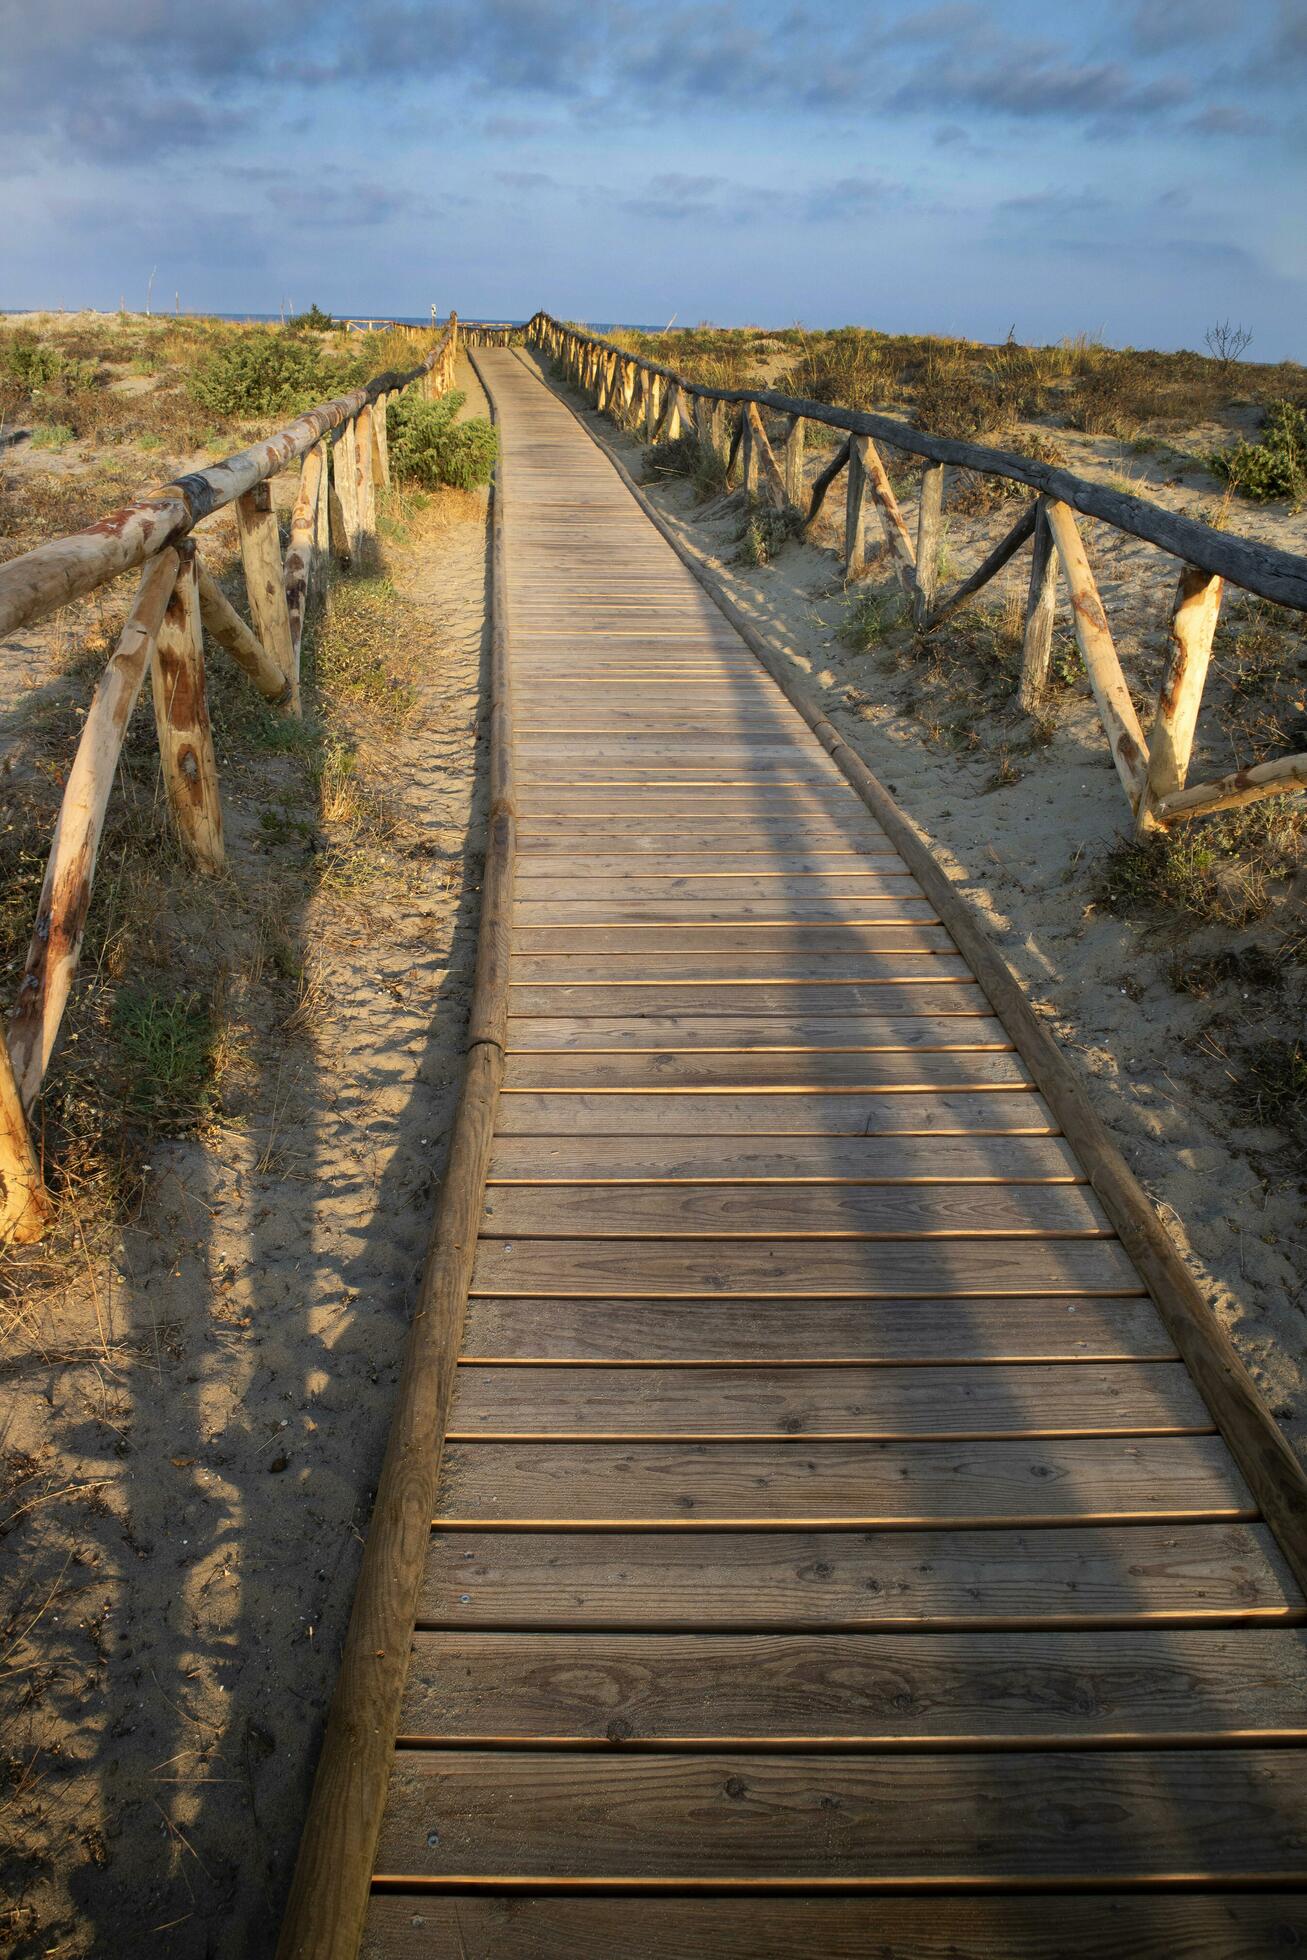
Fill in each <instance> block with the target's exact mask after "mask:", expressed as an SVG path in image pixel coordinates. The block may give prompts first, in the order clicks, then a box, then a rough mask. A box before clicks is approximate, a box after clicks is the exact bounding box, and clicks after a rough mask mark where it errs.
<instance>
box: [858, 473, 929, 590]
mask: <svg viewBox="0 0 1307 1960" xmlns="http://www.w3.org/2000/svg"><path fill="white" fill-rule="evenodd" d="M859 441H860V443H861V444H862V458H861V460H862V467H863V469H864V471H865V472H866V476H867V482H868V484H869V485H870V488H871V494H872V497H873V498H874V500H875V504H876V509H877V511H878V512H879V515H880V526H881V529H882V531H883V532H884V533H885V542H886V543H887V544H888V546H889V548H890V557H891V559H892V561H893V565H894V576H895V577H896V578H897V579H898V582H899V584H900V586H901V587H902V589H903V594H904V597H905V598H906V599H907V601H908V604H909V605H910V606H911V605H915V603H916V596H917V560H916V554H915V553H914V551H913V549H912V540H911V538H910V537H909V536H908V527H907V525H906V524H905V523H904V522H903V512H902V511H901V510H900V509H899V503H898V498H897V497H896V496H895V495H894V491H893V489H892V487H891V485H890V480H889V472H888V471H887V470H886V468H885V465H884V463H883V462H882V461H881V457H880V451H879V450H878V449H877V447H876V445H875V443H874V442H873V441H872V440H871V437H870V436H861V437H859Z"/></svg>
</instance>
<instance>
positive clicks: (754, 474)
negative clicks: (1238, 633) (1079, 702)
mask: <svg viewBox="0 0 1307 1960" xmlns="http://www.w3.org/2000/svg"><path fill="white" fill-rule="evenodd" d="M526 338H527V340H528V342H529V343H531V344H532V345H534V346H537V347H540V348H542V349H543V350H545V351H546V352H548V353H549V354H550V355H551V356H552V357H553V358H554V359H555V360H557V361H559V362H560V363H561V365H562V367H563V370H564V372H565V373H566V374H567V376H568V378H569V379H570V380H571V381H572V383H573V384H574V385H575V386H577V387H579V388H580V389H581V390H582V391H583V392H586V393H588V394H590V395H591V396H592V397H593V399H594V403H595V406H596V407H597V408H598V409H599V410H600V411H601V412H605V413H607V414H608V415H610V416H611V417H612V418H613V420H614V421H616V422H617V423H618V424H619V425H621V426H626V427H628V428H632V427H637V426H643V431H644V435H645V439H646V440H647V441H649V442H656V441H659V440H660V439H661V440H664V441H666V440H670V439H671V438H673V437H675V436H676V435H678V434H679V433H680V431H681V429H682V427H683V426H686V427H689V428H692V429H693V431H694V434H695V436H696V438H697V440H698V441H699V443H700V444H701V445H702V446H704V447H706V448H709V449H712V450H714V451H715V452H716V453H717V455H718V457H719V460H723V461H724V464H725V470H726V478H727V482H728V483H729V482H731V481H732V480H733V474H734V472H735V471H736V468H737V464H738V470H739V475H740V479H741V481H742V483H743V487H744V489H745V491H746V493H747V494H749V495H750V496H756V495H765V496H766V497H767V499H768V500H769V501H770V502H771V503H772V504H774V505H775V506H777V507H778V508H784V507H786V506H789V507H791V508H794V509H798V511H799V514H800V516H801V517H802V520H803V522H804V524H805V526H806V525H810V524H811V523H812V522H813V520H814V518H815V517H816V515H817V512H818V511H819V510H820V509H821V506H822V503H823V501H824V499H825V496H826V493H827V491H828V490H829V488H830V486H831V484H832V483H833V482H834V481H835V479H836V478H837V477H838V476H839V475H840V474H841V472H845V473H846V482H847V497H846V505H845V523H844V551H843V557H844V562H845V566H846V569H847V573H848V576H849V577H850V578H855V577H857V576H858V575H859V574H860V573H861V572H862V571H863V570H864V568H865V563H866V558H865V538H866V524H867V519H868V516H869V513H870V511H871V510H872V509H874V510H875V512H876V515H877V516H878V518H879V520H880V524H881V527H882V530H883V532H884V535H885V540H886V544H887V546H888V550H889V559H890V563H891V565H892V567H893V570H894V573H895V576H896V578H897V580H898V582H899V584H900V586H901V588H902V590H903V593H904V597H905V599H906V601H907V605H908V608H909V611H910V613H911V616H912V619H913V621H914V623H915V624H916V626H917V628H918V630H919V631H920V632H922V633H930V632H933V631H935V630H936V628H938V627H939V626H941V625H942V624H943V623H944V621H945V620H946V619H948V618H949V617H950V616H951V615H952V614H953V613H954V612H956V610H957V609H958V607H959V606H960V605H962V604H963V603H964V602H965V601H966V600H967V599H969V598H970V597H972V595H973V594H974V593H975V592H977V591H979V590H980V588H981V587H982V586H983V585H985V584H986V583H987V582H988V581H989V580H990V579H991V578H993V577H994V576H995V574H996V573H997V572H999V571H1000V570H1001V569H1002V567H1003V566H1004V565H1005V564H1006V563H1007V562H1008V561H1009V559H1010V558H1012V557H1013V555H1014V554H1015V553H1016V552H1017V551H1018V550H1020V549H1021V548H1022V546H1024V545H1025V544H1026V543H1027V542H1030V543H1031V544H1032V554H1033V558H1032V567H1031V579H1030V589H1029V595H1028V599H1027V606H1026V625H1025V633H1024V638H1023V646H1022V667H1021V685H1020V694H1019V699H1020V703H1021V706H1022V707H1023V708H1024V709H1025V710H1026V711H1027V712H1032V711H1033V710H1034V709H1036V708H1037V707H1038V705H1039V702H1040V700H1041V698H1042V695H1043V692H1044V688H1045V685H1046V682H1047V676H1048V666H1049V657H1050V653H1051V649H1052V634H1053V624H1054V616H1055V609H1056V600H1057V580H1058V573H1059V570H1060V571H1061V573H1062V575H1063V576H1064V577H1065V579H1066V582H1067V586H1068V588H1069V591H1070V597H1071V603H1072V617H1073V620H1074V624H1075V633H1076V641H1077V644H1078V646H1079V649H1080V653H1081V657H1082V658H1083V660H1084V663H1085V671H1086V673H1087V674H1088V676H1089V682H1090V686H1091V688H1092V690H1093V695H1094V701H1095V704H1096V706H1097V709H1098V713H1099V716H1100V719H1101V720H1102V723H1103V727H1104V729H1105V731H1106V733H1107V737H1108V741H1109V744H1110V747H1111V751H1112V758H1113V761H1114V762H1115V764H1116V767H1117V771H1118V774H1119V775H1120V778H1121V783H1122V787H1123V789H1124V790H1125V793H1126V797H1127V800H1128V802H1129V805H1130V809H1131V813H1132V815H1133V817H1134V820H1135V825H1136V829H1137V830H1138V831H1140V832H1144V831H1148V830H1152V829H1156V828H1157V827H1159V826H1165V825H1167V824H1171V823H1178V822H1181V821H1183V820H1185V819H1188V818H1191V817H1194V816H1200V815H1203V814H1206V813H1210V812H1212V811H1215V810H1224V809H1230V808H1232V807H1234V806H1236V805H1239V804H1244V803H1251V802H1255V801H1257V800H1258V799H1259V798H1261V797H1264V796H1280V795H1285V794H1287V793H1289V792H1292V791H1295V790H1301V789H1302V788H1303V787H1304V784H1305V783H1307V755H1293V756H1283V757H1279V758H1277V759H1275V760H1273V761H1270V762H1265V763H1260V764H1256V765H1250V766H1246V767H1244V768H1242V769H1238V770H1236V771H1234V772H1232V774H1231V775H1229V776H1225V777H1222V778H1221V779H1220V780H1219V781H1217V782H1211V783H1202V784H1197V785H1194V786H1193V787H1190V788H1186V786H1185V777H1186V774H1187V771H1188V766H1189V759H1190V753H1191V750H1192V746H1193V736H1194V729H1195V726H1196V722H1197V717H1198V709H1199V705H1200V703H1201V699H1202V693H1203V687H1204V684H1205V681H1206V678H1207V669H1208V664H1209V661H1210V658H1211V649H1212V639H1213V635H1214V633H1215V630H1216V622H1217V617H1218V614H1219V612H1220V604H1221V596H1222V589H1223V586H1224V584H1226V583H1229V584H1233V585H1237V586H1240V587H1242V588H1243V589H1244V590H1245V591H1248V592H1254V593H1256V594H1257V595H1258V596H1259V597H1261V598H1264V599H1269V600H1271V601H1273V602H1274V603H1275V604H1277V605H1282V606H1288V607H1292V608H1293V609H1295V610H1297V611H1299V612H1307V558H1303V557H1301V556H1300V555H1298V554H1297V553H1295V552H1289V551H1281V550H1278V549H1277V548H1276V547H1275V546H1273V545H1263V544H1258V543H1256V542H1254V541H1252V540H1250V539H1247V538H1239V537H1234V536H1232V535H1231V534H1230V533H1229V532H1225V531H1217V530H1214V529H1213V528H1212V527H1211V526H1210V525H1207V524H1200V523H1198V522H1197V521H1196V520H1195V519H1194V518H1191V517H1184V516H1181V515H1180V514H1179V513H1177V512H1175V511H1169V510H1166V509H1164V508H1163V507H1162V506H1161V505H1160V504H1154V503H1151V502H1150V501H1149V500H1148V499H1147V498H1143V497H1134V496H1130V495H1129V494H1127V493H1125V492H1123V491H1118V490H1111V489H1108V488H1107V486H1106V485H1104V484H1100V483H1091V482H1089V481H1088V480H1087V479H1086V478H1084V477H1079V476H1075V475H1073V474H1072V473H1071V472H1070V471H1069V470H1063V469H1055V468H1053V467H1052V466H1051V465H1050V464H1047V463H1040V462H1037V461H1035V460H1034V459H1033V458H1031V457H1027V456H1018V455H1014V454H1013V453H1012V452H1010V451H1008V450H1003V449H989V448H986V447H984V446H983V445H982V444H979V443H972V442H960V441H955V440H953V439H951V438H949V437H944V436H935V435H931V434H930V433H929V432H927V431H925V430H922V429H915V428H913V427H912V426H911V424H909V423H907V422H901V421H898V420H896V419H894V418H893V417H890V416H887V415H875V414H870V413H867V412H865V411H863V410H859V409H849V408H839V407H836V406H834V405H832V404H830V403H827V402H814V401H807V400H805V399H801V398H799V397H797V396H792V395H782V394H779V393H777V392H776V390H775V389H770V388H718V387H714V386H712V385H711V384H709V383H707V382H703V381H695V380H691V379H690V378H689V377H688V376H686V375H683V374H680V373H678V372H677V371H676V370H675V369H674V368H669V367H663V366H662V365H660V364H659V363H658V362H656V361H649V360H645V359H644V358H643V357H642V356H641V355H638V354H631V353H629V352H628V351H627V350H626V349H625V348H623V347H618V346H617V345H616V344H615V343H614V342H612V341H609V340H603V339H601V338H599V337H598V336H597V335H595V334H590V333H586V332H585V331H584V330H583V329H581V328H579V327H573V326H568V325H567V324H565V323H564V322H562V321H559V320H555V319H554V318H553V317H552V316H551V315H550V314H547V313H543V312H542V313H537V314H535V315H534V316H533V317H532V319H531V320H530V321H529V322H528V324H527V328H526ZM732 407H734V408H738V409H739V414H738V416H737V417H735V418H734V429H733V431H732V432H731V433H730V434H729V436H728V433H727V430H726V420H727V416H726V411H727V409H729V408H732ZM764 408H766V409H770V410H772V411H774V412H775V413H778V414H780V415H784V416H787V417H788V418H789V420H788V424H787V427H786V429H785V435H784V442H783V456H782V458H781V459H780V460H778V458H777V456H776V454H775V453H774V451H773V449H772V444H771V439H770V438H769V436H768V433H767V430H766V428H765V426H764V424H763V420H762V416H761V413H760V411H761V410H762V409H764ZM808 422H820V423H823V424H825V425H826V426H827V427H829V428H833V429H841V430H844V431H846V432H847V439H846V440H845V442H844V443H843V444H842V445H841V447H840V449H839V450H838V451H837V453H836V455H835V456H834V457H833V459H832V460H831V462H830V463H829V464H828V466H827V467H826V468H825V469H824V470H823V471H821V473H820V474H819V475H818V477H817V478H816V480H815V482H814V483H813V485H812V489H811V493H810V496H809V499H808V503H807V508H806V510H805V509H803V507H802V506H803V498H804V494H805V491H804V476H803V432H804V427H805V424H806V423H808ZM877 441H880V442H883V443H888V444H889V445H891V446H892V447H893V448H895V449H899V450H902V451H904V452H905V453H907V454H908V455H912V456H918V457H920V458H921V459H922V460H923V462H924V463H925V470H924V472H923V476H922V486H921V497H920V501H919V505H918V512H917V536H916V542H915V545H914V543H913V540H912V538H911V537H910V536H909V533H908V529H907V526H906V524H905V523H904V520H903V514H902V512H901V511H900V509H899V505H898V501H897V499H896V497H895V494H894V490H893V487H892V485H891V483H890V479H889V476H888V473H887V472H886V470H885V467H884V464H883V463H882V461H881V458H880V455H879V453H878V451H877V449H876V442H877ZM946 466H951V467H953V468H955V469H967V470H974V471H977V472H979V473H981V474H983V475H987V476H1000V477H1005V478H1007V479H1008V480H1010V481H1012V482H1015V483H1023V484H1026V485H1028V486H1029V488H1030V489H1032V490H1033V491H1035V493H1036V495H1035V497H1034V499H1033V501H1032V502H1031V504H1030V506H1029V508H1028V509H1027V510H1026V511H1024V512H1023V514H1022V516H1021V517H1020V518H1019V519H1018V520H1017V522H1016V524H1015V525H1014V526H1013V528H1012V530H1011V531H1010V532H1009V533H1008V535H1007V537H1005V538H1004V539H1003V540H1002V541H1001V542H1000V543H999V544H998V545H996V546H995V547H994V549H993V550H992V551H991V552H990V554H989V556H988V557H987V558H986V559H985V561H984V563H983V564H982V565H980V566H979V567H978V568H977V570H976V571H974V572H973V573H971V574H970V576H969V577H967V578H966V579H964V580H963V581H962V583H961V584H960V585H959V586H958V587H957V588H956V589H955V590H954V591H953V592H952V593H951V594H950V595H949V596H948V597H947V598H946V599H944V600H942V601H937V600H936V596H935V573H936V562H937V556H938V545H939V536H940V522H941V511H942V507H943V492H944V470H945V467H946ZM1077 511H1079V512H1081V513H1082V514H1083V515H1084V516H1087V517H1093V518H1097V519H1098V520H1100V521H1101V522H1103V523H1106V524H1110V525H1112V526H1113V528H1114V529H1116V530H1118V531H1124V532H1126V533H1127V534H1128V535H1129V536H1131V537H1136V538H1141V539H1143V540H1144V541H1145V542H1146V543H1148V544H1153V545H1156V546H1158V547H1159V548H1160V549H1161V550H1163V551H1166V552H1169V553H1170V554H1171V555H1172V556H1173V557H1175V558H1177V559H1179V561H1180V577H1179V584H1178V588H1177V592H1176V597H1175V602H1174V605H1173V608H1172V616H1171V644H1170V650H1169V654H1168V658H1167V661H1166V665H1165V668H1164V671H1163V674H1162V680H1161V685H1160V687H1159V689H1158V695H1157V706H1156V710H1155V713H1154V716H1153V723H1152V728H1151V731H1150V733H1149V735H1148V736H1147V737H1145V735H1144V732H1143V729H1142V727H1141V726H1140V723H1139V720H1138V717H1137V716H1136V714H1135V710H1134V706H1133V703H1132V701H1131V697H1130V689H1129V686H1128V684H1127V682H1126V679H1125V675H1124V673H1123V672H1122V668H1121V662H1120V658H1119V656H1118V654H1117V651H1116V647H1115V645H1114V644H1113V640H1112V634H1111V629H1110V627H1109V625H1108V621H1107V615H1106V613H1105V611H1104V609H1103V604H1102V600H1101V599H1100V597H1099V593H1098V588H1097V586H1096V584H1095V581H1094V576H1093V572H1092V569H1091V567H1090V564H1089V559H1088V557H1087V555H1086V552H1085V548H1084V542H1083V540H1082V538H1081V535H1080V529H1079V526H1078V524H1077V523H1076V516H1075V513H1076V512H1077Z"/></svg>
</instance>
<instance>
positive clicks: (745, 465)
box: [740, 402, 758, 503]
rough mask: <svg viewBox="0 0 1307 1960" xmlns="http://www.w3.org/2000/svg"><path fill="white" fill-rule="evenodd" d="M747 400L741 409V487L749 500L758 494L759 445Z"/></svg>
mask: <svg viewBox="0 0 1307 1960" xmlns="http://www.w3.org/2000/svg"><path fill="white" fill-rule="evenodd" d="M751 407H752V403H751V402H746V403H745V404H744V406H743V408H742V409H741V410H740V487H741V489H742V490H743V491H744V494H745V496H746V497H747V498H748V500H749V502H750V503H752V502H753V500H754V498H755V497H756V496H757V494H758V445H757V442H756V441H755V439H754V432H753V417H752V416H751V415H750V413H749V410H750V408H751Z"/></svg>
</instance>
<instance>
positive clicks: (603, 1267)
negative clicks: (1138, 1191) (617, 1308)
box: [472, 1186, 1141, 1300]
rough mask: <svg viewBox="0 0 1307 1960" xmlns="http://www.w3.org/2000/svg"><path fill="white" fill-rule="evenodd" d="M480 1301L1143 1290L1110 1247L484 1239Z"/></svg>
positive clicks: (1000, 1242) (1076, 1243) (996, 1242)
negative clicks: (538, 1296)
mask: <svg viewBox="0 0 1307 1960" xmlns="http://www.w3.org/2000/svg"><path fill="white" fill-rule="evenodd" d="M1074 1188H1075V1189H1077V1190H1078V1189H1079V1188H1080V1187H1078V1186H1077V1187H1074ZM904 1195H907V1193H906V1192H905V1194H904ZM1050 1195H1051V1194H1050ZM472 1290H473V1292H475V1293H502V1294H523V1293H557V1294H560V1295H562V1296H564V1297H566V1298H577V1297H580V1296H582V1295H584V1294H587V1293H602V1294H603V1295H605V1297H612V1298H621V1297H623V1296H628V1295H629V1296H633V1297H636V1298H642V1299H658V1298H673V1299H675V1298H678V1297H680V1296H681V1295H684V1294H687V1293H689V1294H713V1293H718V1294H725V1293H737V1294H740V1293H747V1294H755V1293H756V1294H776V1293H785V1294H791V1295H793V1296H794V1297H795V1298H804V1297H806V1296H808V1295H813V1296H816V1297H818V1298H825V1299H850V1298H857V1299H869V1300H870V1299H877V1298H882V1297H883V1298H891V1299H913V1298H917V1299H922V1298H933V1297H934V1296H936V1295H938V1296H940V1297H943V1296H945V1295H952V1296H956V1297H958V1298H963V1299H965V1298H978V1297H982V1296H985V1295H988V1294H991V1293H1014V1294H1019V1293H1137V1292H1139V1291H1141V1287H1140V1282H1139V1280H1138V1278H1137V1276H1136V1274H1135V1270H1134V1268H1133V1266H1132V1265H1131V1264H1130V1261H1129V1260H1128V1259H1127V1257H1126V1255H1125V1254H1124V1253H1123V1252H1122V1250H1121V1248H1120V1246H1119V1245H1117V1244H1116V1243H1115V1242H1114V1241H1112V1240H1105V1239H1089V1240H1077V1239H1036V1240H1034V1241H1033V1242H1023V1241H1021V1240H1012V1239H957V1240H893V1239H889V1240H870V1241H868V1240H860V1241H859V1240H853V1241H847V1240H832V1239H783V1238H772V1239H737V1240H733V1241H732V1242H731V1243H729V1244H727V1243H724V1242H721V1241H712V1240H693V1239H688V1240H686V1239H682V1240H668V1239H602V1240H599V1239H526V1240H502V1239H482V1241H481V1243H480V1245H479V1246H478V1248H477V1257H476V1265H475V1267H474V1269H473V1278H472Z"/></svg>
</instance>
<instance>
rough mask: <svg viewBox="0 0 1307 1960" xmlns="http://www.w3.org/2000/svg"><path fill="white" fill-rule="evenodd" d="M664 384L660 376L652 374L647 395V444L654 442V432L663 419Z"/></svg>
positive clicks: (645, 418) (645, 435)
mask: <svg viewBox="0 0 1307 1960" xmlns="http://www.w3.org/2000/svg"><path fill="white" fill-rule="evenodd" d="M663 388H664V383H663V381H662V379H661V377H660V376H658V375H656V374H651V375H650V376H649V386H648V389H647V391H646V395H645V405H644V439H645V442H646V444H650V443H652V442H653V441H654V430H655V429H656V428H657V427H658V424H659V422H660V421H661V419H662V406H663Z"/></svg>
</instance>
